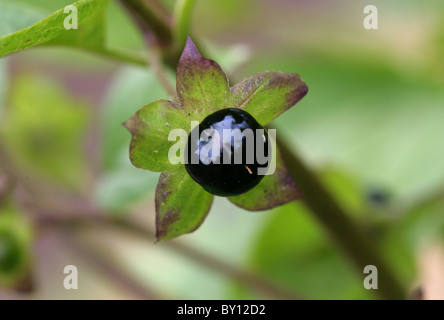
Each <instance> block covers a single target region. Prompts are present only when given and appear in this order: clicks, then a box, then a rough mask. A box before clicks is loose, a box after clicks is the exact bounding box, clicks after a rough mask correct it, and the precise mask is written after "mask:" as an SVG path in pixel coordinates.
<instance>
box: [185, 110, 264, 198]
mask: <svg viewBox="0 0 444 320" xmlns="http://www.w3.org/2000/svg"><path fill="white" fill-rule="evenodd" d="M236 129H239V130H236ZM246 129H247V130H246ZM248 129H249V130H248ZM240 133H242V135H241V134H240ZM224 135H225V136H224ZM269 148H271V145H270V143H269V141H268V133H267V131H266V130H265V129H264V128H263V127H262V126H261V125H260V124H259V123H258V122H257V121H256V120H255V119H254V118H253V116H251V115H250V114H249V113H247V112H246V111H243V110H241V109H234V108H230V109H223V110H219V111H216V112H215V113H213V114H211V115H209V116H208V117H206V118H205V119H204V120H203V121H202V122H201V123H200V124H199V126H197V127H195V128H194V129H193V130H192V132H191V133H190V134H189V136H188V142H187V147H186V151H187V152H186V156H185V157H186V163H185V167H186V170H187V171H188V173H189V175H190V176H191V177H192V178H193V179H194V181H196V182H197V183H199V184H200V185H201V186H202V187H203V188H204V189H205V190H206V191H208V192H209V193H212V194H214V195H218V196H223V197H229V196H236V195H239V194H242V193H244V192H246V191H248V190H250V189H252V188H253V187H255V186H256V185H257V184H258V183H259V182H260V181H261V180H262V178H263V177H264V175H263V173H262V174H259V172H258V169H259V168H262V171H264V170H265V169H266V168H267V167H268V164H269V161H264V159H266V158H267V157H268V155H269V154H270V155H271V149H269ZM240 157H241V158H240ZM267 160H268V159H267Z"/></svg>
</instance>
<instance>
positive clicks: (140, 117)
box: [125, 100, 190, 172]
mask: <svg viewBox="0 0 444 320" xmlns="http://www.w3.org/2000/svg"><path fill="white" fill-rule="evenodd" d="M189 126H190V124H189V121H188V118H187V116H186V115H185V114H184V112H183V110H181V109H180V106H179V105H177V104H175V103H174V102H171V101H167V100H159V101H156V102H153V103H150V104H148V105H146V106H145V107H143V108H142V109H140V110H139V111H138V112H137V113H136V114H135V115H134V116H132V117H131V118H130V119H129V120H128V121H126V122H125V127H126V128H127V129H128V130H129V131H130V132H131V134H132V139H131V145H130V159H131V162H132V163H133V165H134V166H136V167H138V168H141V169H146V170H150V171H154V172H161V171H165V170H168V169H171V168H172V166H173V165H172V164H171V163H170V161H169V159H168V151H169V149H170V147H171V146H172V145H174V144H176V141H168V135H169V133H170V131H171V130H172V129H184V130H187V129H188V128H187V127H189ZM179 142H182V143H184V144H186V140H181V141H179Z"/></svg>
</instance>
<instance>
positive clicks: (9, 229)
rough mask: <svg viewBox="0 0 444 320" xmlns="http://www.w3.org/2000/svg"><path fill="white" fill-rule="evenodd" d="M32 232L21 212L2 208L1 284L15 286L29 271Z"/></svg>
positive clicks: (0, 234)
mask: <svg viewBox="0 0 444 320" xmlns="http://www.w3.org/2000/svg"><path fill="white" fill-rule="evenodd" d="M31 256H32V232H31V227H30V225H29V223H28V222H27V221H25V220H24V219H23V217H21V215H20V212H18V211H17V209H14V208H12V207H10V206H8V207H2V208H0V285H1V286H7V287H10V286H13V285H14V284H15V283H16V282H17V281H19V280H21V279H22V277H24V275H25V273H27V272H29V269H30V264H31V262H32V258H31Z"/></svg>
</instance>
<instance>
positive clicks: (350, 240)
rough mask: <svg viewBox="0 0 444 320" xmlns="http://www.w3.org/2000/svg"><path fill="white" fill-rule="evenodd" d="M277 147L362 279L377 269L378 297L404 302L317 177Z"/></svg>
mask: <svg viewBox="0 0 444 320" xmlns="http://www.w3.org/2000/svg"><path fill="white" fill-rule="evenodd" d="M277 143H278V147H279V150H280V151H281V154H282V157H283V159H284V162H285V164H286V165H287V167H288V170H289V172H290V174H291V176H292V177H293V179H294V181H295V182H296V183H297V185H298V187H299V188H300V189H301V191H302V194H303V196H302V198H301V200H302V201H303V202H304V203H305V205H306V206H307V207H308V208H309V209H310V210H311V212H312V213H313V214H314V215H315V216H316V217H317V218H318V220H319V221H320V222H321V223H322V224H323V225H324V227H325V228H326V229H327V231H328V232H329V233H330V235H331V236H332V237H333V238H334V239H335V240H336V241H337V242H338V244H339V245H340V246H341V247H342V249H343V250H344V251H345V252H346V253H347V254H348V256H349V258H350V259H351V261H352V262H353V263H354V264H355V266H356V268H357V270H358V272H359V273H360V274H361V275H362V274H363V273H362V272H363V270H364V267H365V266H367V265H374V266H376V267H377V269H378V284H379V287H378V293H379V294H380V295H381V297H383V298H385V299H405V297H406V296H405V290H404V288H403V286H402V285H401V284H400V283H398V281H397V280H396V275H395V274H393V273H392V271H391V270H390V268H389V267H388V266H387V265H386V263H385V261H384V260H383V259H382V257H381V256H380V255H379V254H378V252H377V248H376V244H372V243H371V242H370V241H369V240H368V239H366V238H365V237H364V233H363V232H362V230H361V229H360V226H358V225H357V224H356V223H355V222H354V221H353V220H352V219H351V218H350V215H348V214H347V213H346V212H345V211H344V210H343V208H341V207H340V205H339V204H338V203H337V202H336V201H335V199H334V198H333V196H332V195H331V194H330V193H329V192H328V191H327V190H326V189H325V187H324V186H323V185H322V184H321V182H320V181H319V180H318V178H317V176H316V175H315V174H314V173H313V172H312V171H311V170H310V169H309V168H308V167H307V166H306V165H305V164H304V163H303V161H302V160H301V159H300V158H299V157H298V156H297V154H296V153H295V152H294V151H291V150H290V148H289V146H288V144H287V143H285V141H283V140H282V137H281V138H280V139H279V141H278V142H277Z"/></svg>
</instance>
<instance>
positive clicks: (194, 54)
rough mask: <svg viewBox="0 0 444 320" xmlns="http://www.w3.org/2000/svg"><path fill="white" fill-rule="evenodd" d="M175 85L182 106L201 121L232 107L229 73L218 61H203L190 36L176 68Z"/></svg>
mask: <svg viewBox="0 0 444 320" xmlns="http://www.w3.org/2000/svg"><path fill="white" fill-rule="evenodd" d="M176 86H177V95H178V97H179V101H180V102H181V104H182V107H183V108H184V109H185V110H186V111H187V112H188V113H190V114H191V113H193V114H196V116H198V117H199V119H200V120H201V119H203V118H204V117H206V116H208V115H210V114H212V113H213V112H215V111H217V110H220V109H223V108H227V107H229V106H228V104H227V102H228V96H229V92H230V89H229V85H228V79H227V76H226V74H225V73H224V72H223V70H222V69H221V67H220V66H219V65H218V64H217V63H216V62H214V61H212V60H208V59H205V58H203V57H202V56H201V55H200V53H199V51H198V50H197V48H196V46H195V44H194V43H193V41H192V40H191V38H189V37H188V40H187V44H186V46H185V49H184V50H183V53H182V56H181V58H180V61H179V64H178V66H177V77H176Z"/></svg>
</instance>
